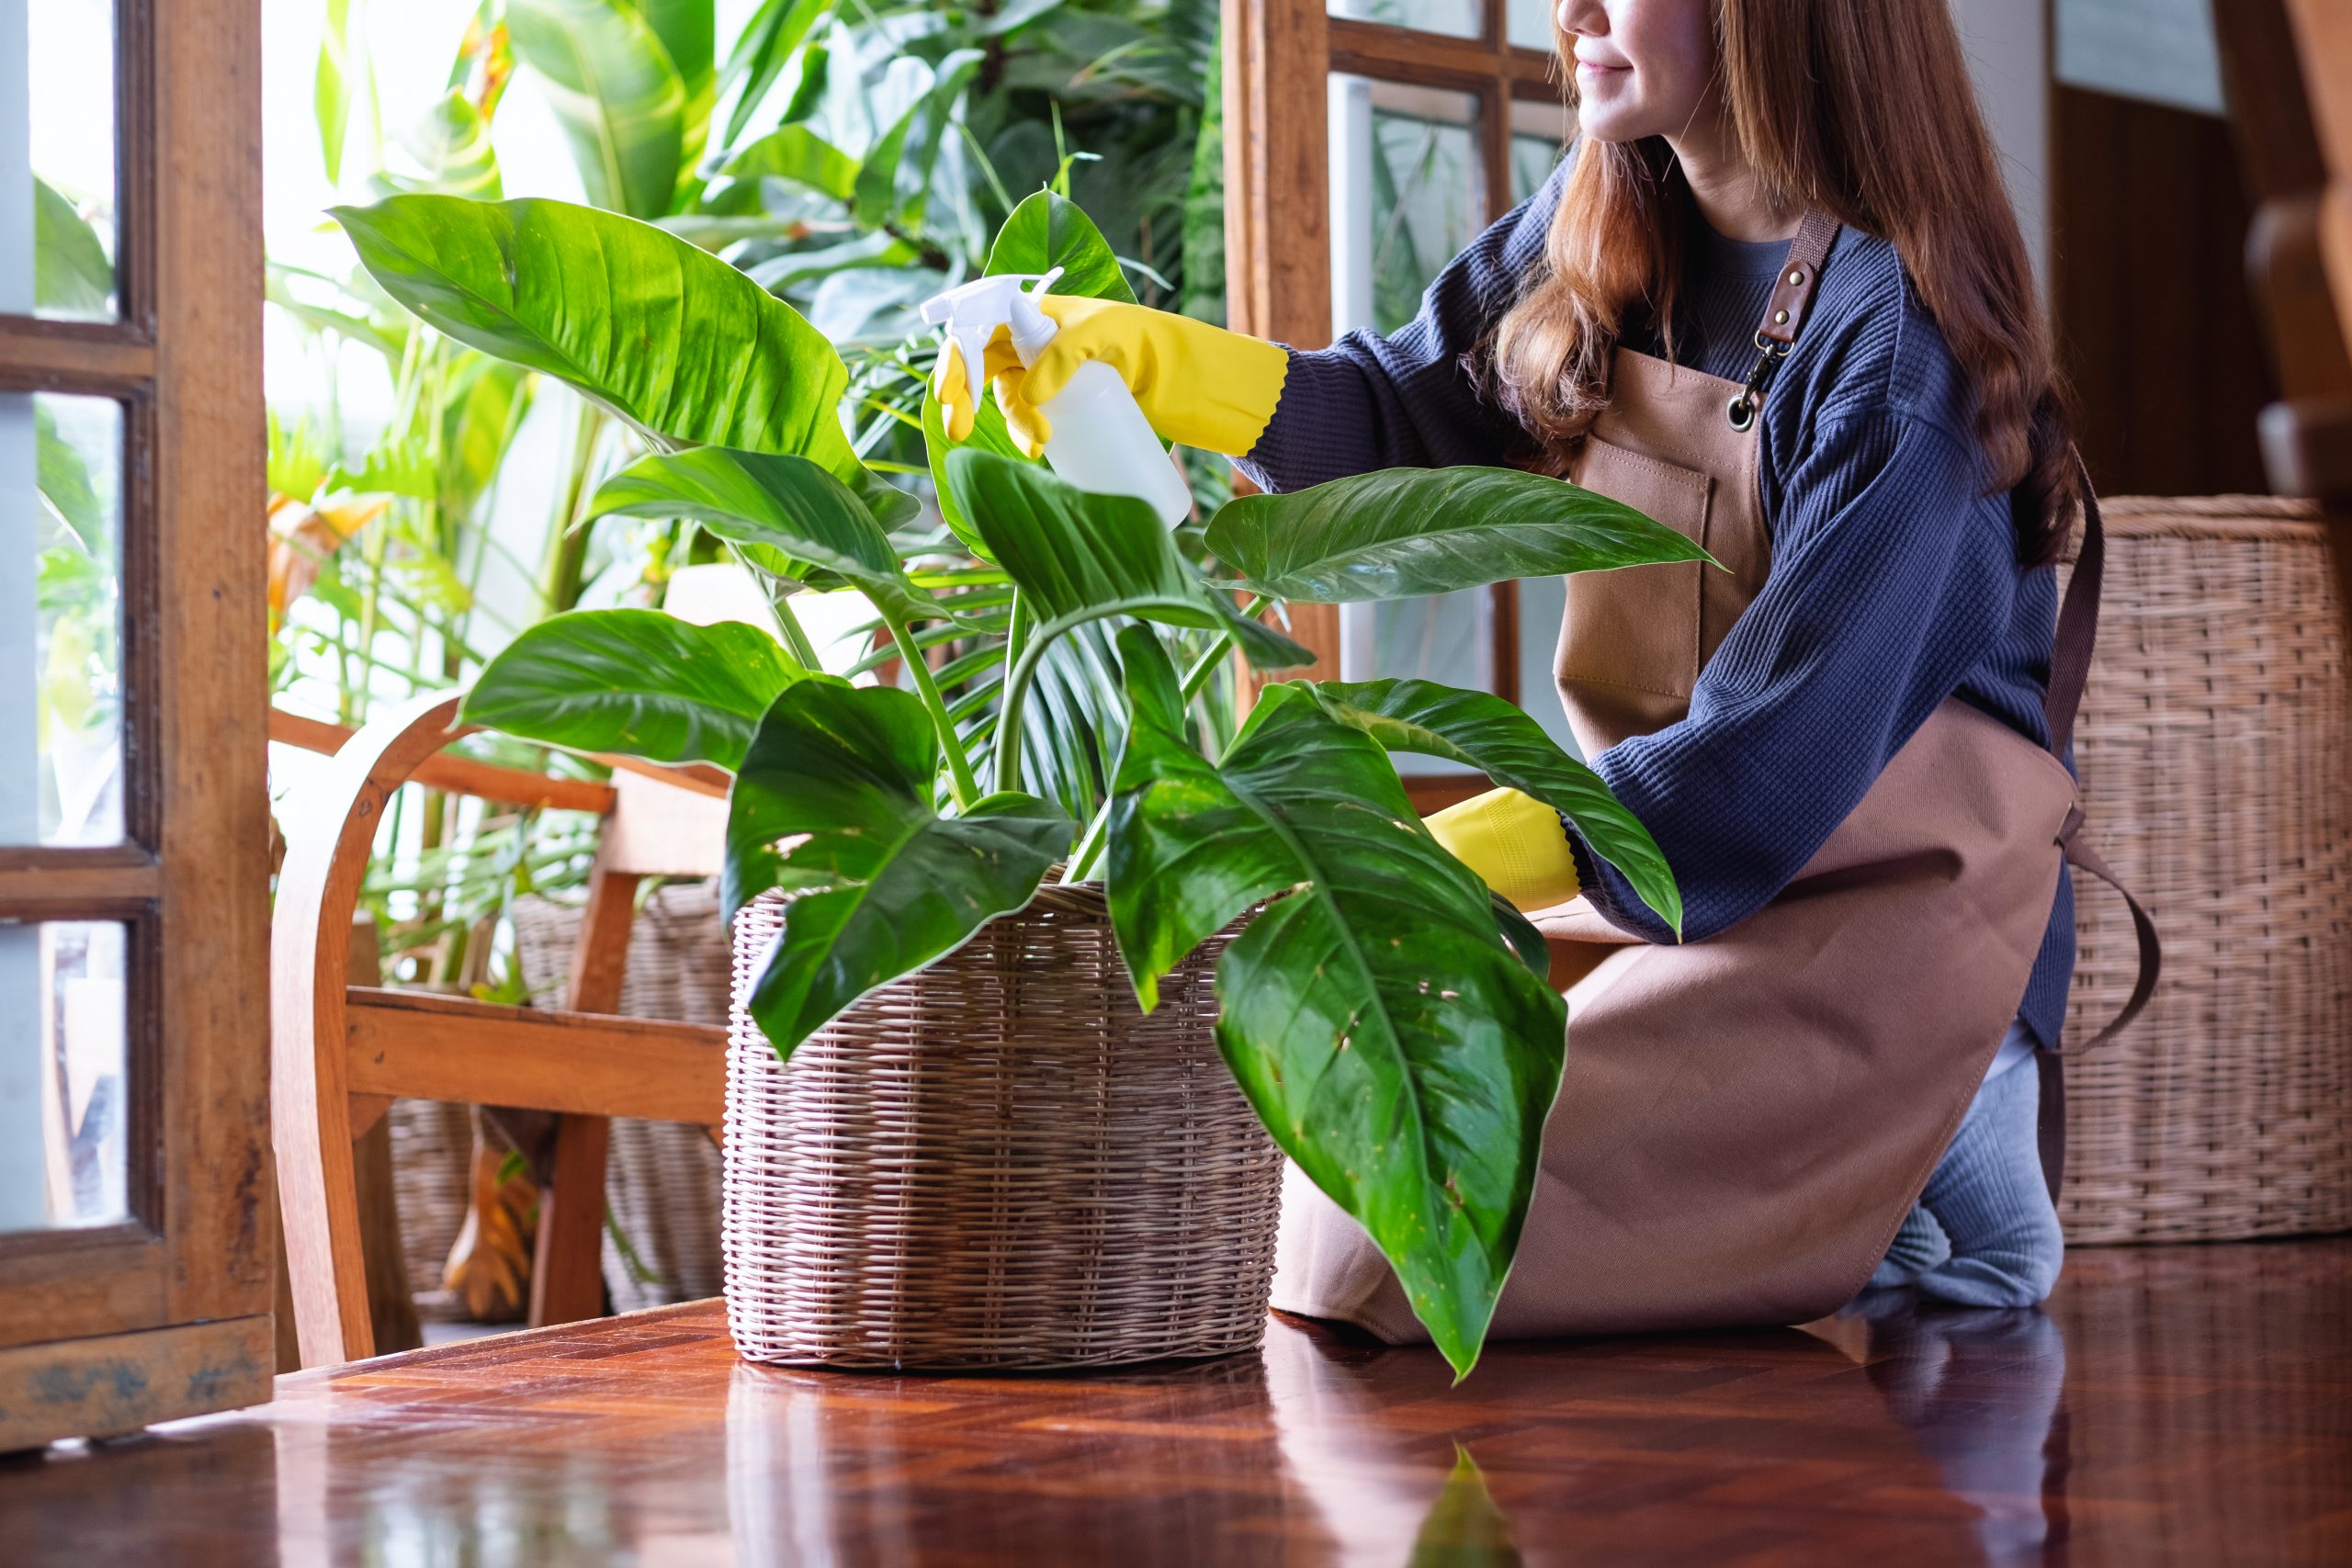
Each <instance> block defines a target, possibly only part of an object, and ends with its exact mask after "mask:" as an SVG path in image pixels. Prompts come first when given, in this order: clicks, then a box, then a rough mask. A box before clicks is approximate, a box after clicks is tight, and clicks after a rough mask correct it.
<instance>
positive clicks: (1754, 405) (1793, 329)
mask: <svg viewBox="0 0 2352 1568" xmlns="http://www.w3.org/2000/svg"><path fill="white" fill-rule="evenodd" d="M1837 239H1838V220H1836V219H1835V218H1832V217H1831V216H1829V214H1828V213H1826V212H1824V211H1822V210H1821V209H1819V208H1817V207H1816V208H1815V209H1813V210H1812V211H1810V212H1808V213H1806V214H1805V215H1804V222H1803V223H1802V224H1800V225H1798V227H1797V237H1796V238H1795V239H1793V240H1792V241H1790V242H1789V259H1788V262H1787V263H1786V265H1783V266H1782V267H1781V276H1780V277H1779V278H1778V279H1777V280H1775V281H1774V283H1773V285H1772V297H1771V298H1770V299H1768V300H1766V301H1765V302H1764V320H1763V321H1762V322H1761V323H1760V324H1759V325H1758V327H1757V329H1756V364H1755V367H1753V368H1752V369H1750V370H1749V371H1748V372H1747V384H1746V385H1745V386H1743V387H1741V388H1740V389H1739V390H1738V391H1736V392H1735V393H1733V394H1732V400H1731V401H1730V402H1728V403H1726V404H1725V405H1724V418H1725V419H1727V420H1729V421H1730V422H1731V427H1732V428H1733V429H1734V430H1736V431H1738V432H1740V433H1741V434H1747V432H1748V431H1749V430H1750V429H1752V428H1754V426H1755V424H1756V411H1757V410H1758V409H1760V408H1762V407H1763V406H1764V389H1765V388H1766V387H1767V386H1769V385H1770V383H1771V380H1772V372H1773V371H1774V370H1776V369H1778V368H1779V367H1780V364H1781V360H1783V359H1786V358H1787V357H1788V356H1789V353H1790V351H1791V350H1792V349H1793V348H1795V347H1796V342H1797V333H1799V332H1801V331H1803V330H1804V318H1805V313H1806V312H1807V311H1809V310H1812V309H1813V294H1814V290H1815V288H1819V287H1820V286H1821V268H1822V265H1823V264H1824V263H1825V262H1826V261H1827V260H1828V259H1829V247H1830V246H1831V245H1832V244H1834V243H1837Z"/></svg>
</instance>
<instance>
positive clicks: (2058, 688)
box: [2042, 452, 2164, 1051]
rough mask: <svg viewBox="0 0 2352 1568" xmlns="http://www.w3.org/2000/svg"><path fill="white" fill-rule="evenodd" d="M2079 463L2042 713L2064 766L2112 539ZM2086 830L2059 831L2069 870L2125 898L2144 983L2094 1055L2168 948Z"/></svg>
mask: <svg viewBox="0 0 2352 1568" xmlns="http://www.w3.org/2000/svg"><path fill="white" fill-rule="evenodd" d="M2074 458H2075V479H2076V481H2077V483H2078V486H2079V490H2080V493H2081V496H2082V505H2083V544H2082V548H2081V549H2080V551H2078V552H2077V553H2076V555H2075V575H2074V576H2073V578H2072V579H2070V580H2069V581H2067V584H2066V598H2065V602H2064V604H2060V605H2059V607H2058V633H2057V637H2056V639H2055V640H2054V642H2053V644H2052V650H2051V656H2050V693H2049V695H2048V697H2047V698H2046V699H2045V700H2044V705H2043V708H2042V713H2043V716H2044V717H2045V718H2047V719H2048V720H2049V725H2050V750H2052V752H2054V753H2056V754H2057V756H2058V758H2059V760H2060V761H2064V760H2065V756H2066V748H2067V747H2068V746H2070V745H2072V744H2073V743H2074V739H2075V715H2076V713H2077V712H2078V711H2079V710H2080V709H2081V707H2082V704H2083V691H2084V688H2085V687H2086V686H2088V685H2089V684H2090V678H2091V655H2092V654H2093V653H2094V652H2096V651H2097V649H2098V603H2099V592H2100V589H2101V587H2102V584H2103V580H2104V579H2105V577H2106V573H2107V531H2106V529H2105V528H2104V527H2103V526H2102V525H2101V524H2100V520H2099V510H2098V493H2097V492H2096V491H2093V490H2092V489H2091V476H2090V470H2089V468H2086V467H2085V466H2084V463H2083V456H2082V454H2081V453H2080V452H2076V453H2075V454H2074ZM2082 826H2083V808H2082V807H2081V806H2080V805H2079V804H2077V805H2076V806H2075V807H2074V808H2073V809H2072V810H2070V811H2068V812H2067V813H2066V820H2065V823H2064V826H2062V827H2061V828H2060V829H2058V842H2059V844H2060V846H2061V847H2062V848H2064V851H2065V852H2066V863H2067V864H2069V865H2075V866H2080V867H2081V868H2082V869H2083V870H2085V871H2087V872H2089V873H2090V874H2092V875H2093V876H2096V877H2098V879H2099V880H2100V881H2101V882H2104V883H2106V884H2107V885H2108V886H2109V887H2112V888H2114V889H2115V890H2116V891H2117V892H2118V893H2120V894H2122V895H2123V902H2124V903H2125V904H2126V905H2128V906H2129V907H2130V908H2131V931H2132V935H2133V936H2134V938H2135V939H2136V940H2137V941H2138V943H2139V948H2140V972H2139V976H2138V977H2137V978H2136V979H2135V980H2134V981H2133V982H2132V985H2131V998H2129V999H2128V1000H2126V1001H2125V1002H2124V1004H2123V1010H2122V1011H2120V1012H2119V1013H2117V1014H2116V1015H2115V1018H2114V1021H2111V1022H2110V1023H2109V1024H2108V1025H2107V1026H2106V1027H2105V1028H2104V1029H2101V1030H2100V1031H2099V1032H2098V1033H2097V1034H2094V1035H2093V1036H2091V1038H2090V1040H2089V1042H2088V1043H2086V1044H2084V1045H2082V1046H2081V1047H2079V1049H2081V1050H2085V1051H2095V1050H2097V1049H2098V1047H2100V1046H2101V1045H2104V1044H2106V1043H2108V1042H2109V1041H2110V1040H2112V1039H2114V1038H2115V1037H2116V1036H2117V1035H2118V1034H2120V1033H2121V1032H2123V1031H2124V1029H2125V1028H2127V1027H2128V1026H2129V1025H2130V1024H2131V1021H2132V1020H2133V1019H2135V1018H2137V1017H2139V1016H2140V1013H2141V1010H2143V1009H2144V1008H2145V1007H2146V1006H2147V1005H2148V998H2150V997H2152V996H2154V994H2155V990H2156V977H2157V976H2158V975H2159V974H2160V973H2162V971H2163V968H2164V944H2163V943H2162V942H2158V941H2157V940H2156V922H2155V921H2154V919H2150V918H2149V915H2148V911H2147V910H2146V909H2145V908H2143V907H2142V905H2141V903H2140V900H2139V899H2137V898H2135V897H2132V896H2131V889H2130V888H2128V887H2126V886H2123V884H2122V883H2121V882H2120V881H2119V880H2118V879H2117V877H2116V874H2115V871H2114V868H2113V867H2111V866H2109V864H2108V863H2107V860H2106V857H2104V856H2103V855H2101V854H2100V853H2099V852H2098V851H2097V850H2095V849H2093V848H2091V846H2090V845H2089V844H2087V843H2086V842H2084V841H2083V839H2082V837H2081V833H2082Z"/></svg>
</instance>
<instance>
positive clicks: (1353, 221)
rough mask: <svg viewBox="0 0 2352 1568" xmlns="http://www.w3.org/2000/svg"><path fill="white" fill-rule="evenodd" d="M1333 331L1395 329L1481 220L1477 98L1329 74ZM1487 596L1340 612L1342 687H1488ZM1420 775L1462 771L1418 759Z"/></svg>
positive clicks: (1458, 596) (1471, 594)
mask: <svg viewBox="0 0 2352 1568" xmlns="http://www.w3.org/2000/svg"><path fill="white" fill-rule="evenodd" d="M1329 101H1330V113H1331V137H1330V146H1331V329H1332V333H1333V335H1334V336H1337V335H1339V334H1340V333H1346V332H1350V331H1351V330H1353V329H1355V328H1357V327H1370V328H1372V329H1373V330H1374V331H1375V332H1384V333H1389V332H1395V331H1396V330H1397V328H1399V327H1401V326H1403V325H1405V324H1406V323H1407V322H1408V321H1411V320H1412V319H1413V317H1414V315H1415V314H1416V313H1417V312H1418V311H1419V309H1420V299H1421V290H1422V289H1423V288H1427V287H1428V286H1429V283H1430V279H1431V278H1433V277H1435V276H1437V275H1438V273H1439V272H1440V271H1441V270H1442V268H1443V267H1444V266H1445V264H1446V263H1448V262H1450V261H1452V260H1453V258H1454V257H1455V256H1456V255H1458V254H1461V252H1462V251H1463V250H1464V248H1465V247H1467V246H1468V244H1469V243H1470V242H1471V241H1472V240H1473V239H1474V238H1476V235H1477V233H1478V231H1479V230H1480V229H1482V228H1483V227H1485V222H1486V181H1485V178H1484V165H1483V164H1482V162H1481V160H1480V156H1479V145H1478V100H1477V99H1476V97H1475V96H1472V95H1470V94H1468V93H1455V92H1446V91H1442V90H1439V89H1436V88H1431V87H1415V86H1408V85H1405V84H1402V83H1397V82H1381V81H1374V80H1372V79H1370V78H1367V77H1363V76H1348V75H1334V76H1333V77H1332V78H1331V90H1330V99H1329ZM1486 627H1487V593H1486V592H1485V591H1484V590H1483V589H1481V590H1475V591H1472V592H1464V593H1455V594H1449V595H1447V596H1445V597H1443V598H1439V599H1418V600H1408V601H1404V602H1401V603H1397V604H1349V605H1344V606H1342V607H1341V609H1340V669H1341V672H1342V674H1343V675H1344V677H1345V678H1346V679H1349V680H1373V679H1376V678H1379V677H1382V676H1399V677H1403V676H1419V677H1421V678H1423V679H1426V680H1431V681H1443V682H1448V683H1449V684H1452V685H1457V686H1476V687H1487V686H1490V685H1491V680H1490V677H1489V673H1488V671H1487V668H1486V664H1487V660H1486V657H1485V649H1486V647H1487V631H1486ZM1412 769H1413V771H1414V772H1415V773H1442V772H1455V771H1459V770H1456V769H1453V768H1450V767H1448V766H1447V765H1446V764H1443V763H1441V762H1438V761H1435V760H1433V759H1429V758H1416V759H1415V760H1414V761H1413V763H1412Z"/></svg>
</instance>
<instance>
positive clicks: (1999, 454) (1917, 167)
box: [1487, 0, 2076, 562]
mask: <svg viewBox="0 0 2352 1568" xmlns="http://www.w3.org/2000/svg"><path fill="white" fill-rule="evenodd" d="M1558 43H1559V48H1560V52H1561V55H1562V58H1563V61H1564V62H1566V63H1567V64H1568V66H1569V68H1570V71H1571V73H1572V74H1573V68H1574V66H1573V61H1572V60H1571V59H1570V58H1569V51H1570V50H1571V48H1572V47H1573V43H1574V40H1573V39H1568V38H1566V37H1565V36H1563V37H1561V38H1560V39H1558ZM1715 44H1716V53H1717V58H1718V60H1719V61H1720V62H1721V63H1720V67H1719V69H1720V72H1721V77H1722V81H1723V85H1724V97H1725V100H1726V102H1727V104H1728V106H1729V108H1730V114H1731V121H1732V128H1733V130H1734V133H1735V134H1736V136H1737V138H1738V142H1739V148H1740V151H1741V152H1742V153H1743V154H1744V155H1745V156H1746V158H1747V162H1748V164H1750V166H1752V167H1753V168H1754V169H1755V170H1756V171H1757V172H1758V175H1761V176H1762V178H1763V181H1764V189H1765V194H1766V197H1768V199H1769V200H1770V202H1771V204H1772V205H1773V206H1774V207H1775V208H1779V209H1788V210H1796V209H1804V208H1809V207H1819V208H1822V209H1826V210H1827V211H1828V212H1829V213H1831V214H1832V215H1833V216H1835V217H1836V218H1837V219H1838V220H1839V221H1841V222H1843V223H1846V224H1848V225H1849V226H1850V227H1852V228H1855V229H1859V230H1861V231H1863V232H1865V233H1869V234H1874V235H1879V236H1882V237H1883V238H1885V239H1888V240H1891V241H1893V242H1894V247H1895V250H1896V252H1897V254H1900V255H1901V257H1902V258H1903V265H1904V267H1905V271H1906V272H1907V273H1908V274H1909V276H1910V279H1911V283H1912V286H1913V287H1914V288H1916V289H1917V291H1918V295H1919V299H1920V300H1921V301H1922V303H1924V304H1925V305H1926V307H1927V310H1928V314H1929V315H1931V316H1933V317H1934V318H1935V321H1936V324H1937V325H1938V326H1939V328H1940V329H1941V330H1942V332H1943V336H1944V341H1945V343H1946V344H1948V345H1949V346H1950V348H1951V354H1952V357H1953V358H1954V360H1956V361H1957V362H1958V364H1959V366H1960V367H1961V370H1962V373H1963V374H1964V375H1965V376H1966V377H1967V378H1968V381H1969V384H1970V386H1971V388H1972V389H1973V391H1974V392H1975V395H1976V436H1977V439H1978V441H1979V442H1980V443H1981V444H1982V446H1983V447H1984V450H1985V457H1986V459H1987V462H1988V466H1989V467H1990V468H1991V471H1992V474H1993V476H1994V482H1993V483H1992V485H1991V486H1989V487H1988V490H1990V491H2002V490H2008V491H2015V492H2017V502H2016V506H2015V510H2016V513H2017V514H2018V549H2019V554H2020V556H2021V558H2024V559H2027V560H2030V561H2035V562H2039V561H2043V560H2047V559H2049V558H2052V556H2054V555H2055V554H2056V553H2057V550H2058V547H2059V546H2060V545H2061V543H2062V542H2063V540H2064V532H2065V520H2066V517H2067V516H2068V514H2069V512H2070V508H2069V505H2068V503H2069V502H2073V501H2075V499H2076V498H2075V488H2076V487H2075V471H2074V468H2073V461H2072V458H2071V457H2070V456H2069V451H2070V448H2069V446H2068V436H2067V423H2068V422H2067V406H2066V394H2065V389H2064V383H2063V381H2062V380H2061V378H2060V376H2059V374H2058V370H2057V367H2056V364H2055V362H2054V360H2053V358H2052V348H2051V342H2050V329H2049V324H2048V322H2047V321H2045V320H2044V318H2043V316H2042V312H2041V302H2040V299H2039V298H2038V296H2037V294H2036V292H2035V288H2034V281H2033V270H2032V267H2031V265H2030V263H2029V262H2028V261H2027V259H2026V249H2025V241H2024V237H2023V236H2022V235H2021V234H2020V233H2019V232H2018V224H2017V218H2016V215H2015V214H2014V213H2013V212H2012V211H2011V210H2010V208H2009V204H2008V199H2007V196H2006V195H2005V194H2004V192H2003V189H2002V185H2001V176H2000V172H1999V164H1998V162H1997V161H1996V156H1995V153H1994V150H1993V142H1992V139H1991V138H1990V137H1989V136H1988V135H1986V133H1985V124H1984V121H1983V119H1982V118H1980V117H1979V115H1978V113H1977V108H1976V96H1975V92H1974V90H1973V86H1972V85H1971V83H1970V81H1969V75H1968V67H1967V63H1966V61H1965V59H1964V57H1963V56H1962V52H1961V47H1960V39H1959V35H1958V34H1957V33H1956V32H1955V30H1954V29H1953V27H1952V21H1951V13H1950V12H1949V11H1948V10H1947V9H1946V0H1715ZM1688 205H1689V198H1688V195H1687V193H1686V192H1685V191H1684V190H1683V188H1682V182H1681V176H1680V171H1679V166H1678V164H1677V163H1676V160H1675V158H1674V154H1673V152H1671V150H1670V149H1668V146H1667V144H1666V142H1665V140H1664V139H1663V138H1656V139H1652V140H1649V141H1640V142H1632V143H1613V144H1602V143H1595V142H1592V141H1589V140H1588V141H1585V142H1583V143H1582V144H1581V145H1579V147H1578V148H1577V155H1576V166H1575V167H1574V168H1573V169H1572V170H1571V171H1570V172H1569V175H1568V182H1567V189H1566V193H1565V194H1564V195H1563V197H1562V198H1561V201H1560V208H1559V212H1558V214H1557V215H1556V216H1555V218H1554V220H1553V222H1552V228H1551V231H1550V233H1549V235H1548V236H1547V237H1546V240H1545V243H1544V261H1545V264H1546V265H1544V266H1543V267H1540V268H1537V269H1533V276H1532V277H1531V279H1530V284H1529V287H1528V288H1527V289H1526V291H1525V292H1524V293H1523V294H1522V296H1521V299H1520V300H1519V301H1518V303H1517V304H1516V305H1514V306H1513V307H1512V309H1511V310H1510V312H1509V313H1508V314H1506V315H1505V316H1504V317H1503V319H1502V321H1500V323H1499V324H1498V326H1497V328H1496V330H1495V333H1494V335H1493V337H1492V339H1491V340H1490V341H1489V344H1488V345H1487V347H1488V356H1489V357H1488V364H1487V371H1488V373H1489V375H1490V377H1491V379H1492V384H1493V386H1494V388H1495V390H1496V392H1497V394H1498V397H1499V398H1500V399H1501V400H1502V402H1503V404H1504V406H1505V407H1506V408H1508V409H1509V410H1510V412H1511V413H1512V415H1513V416H1514V417H1516V418H1517V419H1518V421H1519V423H1521V425H1522V426H1523V427H1524V428H1525V429H1526V431H1527V433H1528V434H1529V436H1530V437H1531V438H1532V441H1533V442H1534V444H1535V445H1536V446H1537V447H1538V448H1539V450H1540V451H1541V452H1542V454H1543V459H1542V461H1543V462H1544V466H1546V467H1552V468H1559V467H1562V466H1564V465H1565V463H1566V459H1567V458H1568V457H1570V456H1572V455H1573V454H1574V452H1575V450H1576V448H1577V446H1578V445H1579V444H1580V443H1581V442H1582V440H1583V437H1584V434H1585V433H1586V431H1587V430H1588V429H1589V427H1590V426H1591V423H1592V421H1593V419H1594V418H1595V416H1597V415H1598V414H1599V413H1600V410H1601V409H1602V408H1603V407H1604V406H1605V405H1606V404H1607V402H1608V400H1609V365H1610V358H1611V353H1612V352H1613V351H1614V349H1615V347H1616V344H1617V339H1618V334H1619V333H1620V331H1621V329H1622V327H1623V321H1624V317H1625V313H1626V311H1627V310H1629V309H1631V308H1634V307H1636V306H1645V307H1646V308H1647V309H1648V310H1649V311H1650V313H1651V314H1652V316H1653V317H1654V318H1655V320H1656V321H1657V323H1658V328H1659V332H1660V335H1661V337H1662V338H1663V339H1664V340H1665V341H1666V343H1667V344H1668V345H1669V347H1668V352H1669V353H1670V352H1671V347H1670V345H1671V344H1672V341H1673V340H1672V330H1673V327H1672V323H1673V309H1674V286H1675V278H1676V277H1677V276H1678V275H1679V272H1680V270H1681V227H1682V224H1683V222H1684V221H1685V216H1684V214H1685V209H1686V208H1687V207H1688Z"/></svg>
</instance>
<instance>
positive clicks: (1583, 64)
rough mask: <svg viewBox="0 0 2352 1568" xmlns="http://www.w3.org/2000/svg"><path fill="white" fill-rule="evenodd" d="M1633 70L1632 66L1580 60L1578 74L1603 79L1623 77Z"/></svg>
mask: <svg viewBox="0 0 2352 1568" xmlns="http://www.w3.org/2000/svg"><path fill="white" fill-rule="evenodd" d="M1632 69H1633V67H1632V66H1631V65H1620V64H1615V63H1611V62H1602V61H1598V60H1579V61H1577V75H1579V76H1592V77H1603V78H1605V77H1610V76H1623V74H1625V73H1627V72H1628V71H1631V70H1632Z"/></svg>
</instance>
